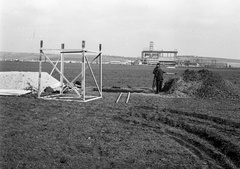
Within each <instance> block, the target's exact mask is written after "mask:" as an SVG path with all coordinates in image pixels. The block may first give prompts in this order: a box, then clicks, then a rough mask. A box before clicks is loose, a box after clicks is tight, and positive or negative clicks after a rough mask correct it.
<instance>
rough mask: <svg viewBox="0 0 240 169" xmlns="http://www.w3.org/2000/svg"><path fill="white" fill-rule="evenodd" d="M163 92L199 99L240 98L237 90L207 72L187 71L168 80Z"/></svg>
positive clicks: (217, 76)
mask: <svg viewBox="0 0 240 169" xmlns="http://www.w3.org/2000/svg"><path fill="white" fill-rule="evenodd" d="M163 90H164V91H165V92H168V93H171V94H172V93H183V94H186V95H188V96H191V97H201V98H240V92H239V89H238V88H237V87H236V86H235V85H234V84H233V83H231V82H230V81H228V80H225V79H223V77H221V76H220V75H219V74H217V73H214V72H211V71H209V70H205V69H202V70H199V71H194V70H189V69H187V70H186V71H185V72H184V73H183V74H182V75H181V76H180V77H178V78H175V79H170V80H168V81H167V82H166V83H165V85H164V88H163Z"/></svg>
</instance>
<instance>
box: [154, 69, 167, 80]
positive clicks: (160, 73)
mask: <svg viewBox="0 0 240 169" xmlns="http://www.w3.org/2000/svg"><path fill="white" fill-rule="evenodd" d="M163 73H166V72H164V71H163V70H162V69H161V68H160V67H158V68H157V69H156V70H155V78H156V80H157V81H162V80H163Z"/></svg>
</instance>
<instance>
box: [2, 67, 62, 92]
mask: <svg viewBox="0 0 240 169" xmlns="http://www.w3.org/2000/svg"><path fill="white" fill-rule="evenodd" d="M38 78H39V73H38V72H17V71H10V72H0V79H1V80H0V89H21V90H33V91H37V90H38ZM48 86H49V87H51V88H54V89H57V88H58V87H59V86H60V82H59V81H58V80H57V79H55V78H53V77H52V76H51V75H49V74H48V73H47V72H42V78H41V90H43V89H45V88H46V87H48Z"/></svg>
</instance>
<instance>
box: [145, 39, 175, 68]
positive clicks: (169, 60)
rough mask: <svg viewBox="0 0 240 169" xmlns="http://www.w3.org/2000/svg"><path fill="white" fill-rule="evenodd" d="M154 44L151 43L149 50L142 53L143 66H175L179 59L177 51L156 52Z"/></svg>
mask: <svg viewBox="0 0 240 169" xmlns="http://www.w3.org/2000/svg"><path fill="white" fill-rule="evenodd" d="M153 46H154V44H153V42H152V41H151V42H150V46H149V50H143V51H142V63H143V64H149V65H152V64H157V63H158V62H160V63H161V64H162V65H175V64H176V58H177V53H178V51H177V50H173V51H164V50H154V48H153Z"/></svg>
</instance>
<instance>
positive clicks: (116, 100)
mask: <svg viewBox="0 0 240 169" xmlns="http://www.w3.org/2000/svg"><path fill="white" fill-rule="evenodd" d="M122 94H123V93H120V94H119V96H118V98H117V100H116V103H118V101H119V99H120V98H121V96H122Z"/></svg>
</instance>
